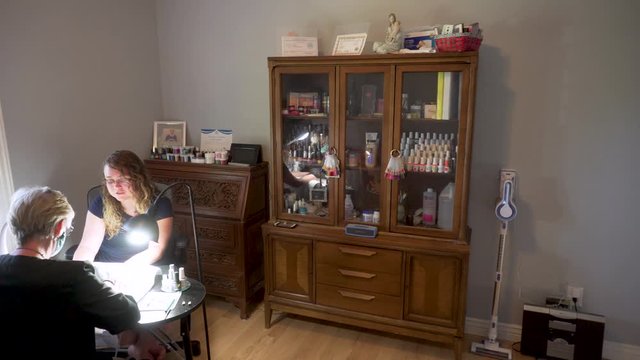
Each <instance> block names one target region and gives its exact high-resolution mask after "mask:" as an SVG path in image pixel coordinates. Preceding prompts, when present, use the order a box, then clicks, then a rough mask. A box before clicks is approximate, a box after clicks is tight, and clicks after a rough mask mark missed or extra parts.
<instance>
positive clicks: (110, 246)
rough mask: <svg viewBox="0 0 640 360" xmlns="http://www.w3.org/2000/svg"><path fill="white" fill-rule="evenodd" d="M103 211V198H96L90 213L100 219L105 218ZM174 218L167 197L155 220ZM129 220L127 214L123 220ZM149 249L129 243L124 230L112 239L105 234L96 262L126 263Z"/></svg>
mask: <svg viewBox="0 0 640 360" xmlns="http://www.w3.org/2000/svg"><path fill="white" fill-rule="evenodd" d="M103 209H104V203H103V201H102V196H98V197H97V198H95V199H94V200H93V202H92V203H91V204H90V205H89V211H90V212H91V213H92V214H93V215H95V216H97V217H98V218H100V219H102V218H103V216H104V215H103ZM172 216H173V209H172V207H171V201H170V200H169V199H168V198H166V197H162V198H160V200H158V204H157V205H156V210H155V213H154V218H155V219H156V221H157V220H161V219H166V218H168V217H172ZM129 219H131V216H129V215H127V214H125V215H124V217H123V219H122V220H123V223H125V222H126V221H127V220H129ZM156 241H157V240H156ZM148 247H149V245H148V244H142V245H134V244H131V243H130V242H128V241H127V239H126V237H125V236H124V233H123V231H122V229H121V230H120V231H118V233H117V234H116V235H115V236H114V237H112V238H109V235H107V234H106V233H105V235H104V239H103V240H102V245H100V250H98V254H96V258H95V261H102V262H125V261H127V260H128V259H129V258H131V257H132V256H134V255H135V254H137V253H140V252H142V251H144V250H146V249H147V248H148Z"/></svg>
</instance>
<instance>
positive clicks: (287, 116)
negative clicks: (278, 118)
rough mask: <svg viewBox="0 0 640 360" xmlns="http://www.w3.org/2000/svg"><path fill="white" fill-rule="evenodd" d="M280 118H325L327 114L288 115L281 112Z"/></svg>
mask: <svg viewBox="0 0 640 360" xmlns="http://www.w3.org/2000/svg"><path fill="white" fill-rule="evenodd" d="M282 118H283V119H285V120H327V118H328V116H327V114H302V115H289V114H283V115H282Z"/></svg>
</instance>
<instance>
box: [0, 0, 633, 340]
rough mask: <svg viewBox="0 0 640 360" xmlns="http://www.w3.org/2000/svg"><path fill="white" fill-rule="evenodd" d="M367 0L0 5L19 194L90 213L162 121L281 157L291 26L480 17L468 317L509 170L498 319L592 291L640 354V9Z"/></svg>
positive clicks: (588, 296) (483, 293)
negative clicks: (107, 173)
mask: <svg viewBox="0 0 640 360" xmlns="http://www.w3.org/2000/svg"><path fill="white" fill-rule="evenodd" d="M274 4H277V5H274ZM363 4H364V3H363V2H361V1H355V0H341V1H335V0H327V1H322V2H319V1H314V2H301V1H293V0H286V1H284V0H282V1H278V2H277V3H273V2H268V1H267V2H264V1H247V0H236V1H204V0H200V1H195V0H192V1H180V2H178V1H169V0H159V1H157V2H155V3H154V2H152V1H125V0H91V1H88V0H84V1H81V0H77V1H72V0H64V1H63V0H59V1H56V2H50V1H46V0H42V1H31V0H27V1H18V0H11V1H9V0H0V99H2V104H3V110H4V115H5V126H6V131H7V134H8V144H9V152H10V157H11V164H12V166H13V178H14V183H15V186H16V187H19V186H23V185H27V184H36V183H39V184H48V185H51V186H53V187H56V188H60V189H62V190H64V191H65V192H66V193H67V194H68V195H69V197H70V200H71V202H72V203H73V204H74V207H76V208H77V209H80V211H81V212H84V209H85V207H84V194H85V191H86V189H87V188H88V187H89V186H90V185H91V184H94V183H95V182H97V181H99V179H100V163H101V162H102V160H103V159H104V157H105V156H106V155H107V154H108V153H109V152H111V151H112V150H114V149H117V148H129V149H133V150H134V151H136V152H138V153H139V154H140V155H142V156H144V155H145V154H146V152H147V149H148V148H149V147H150V145H151V141H152V139H151V131H152V125H151V124H152V121H154V120H159V119H176V120H184V121H187V126H188V129H189V138H188V142H189V143H190V144H198V143H199V135H198V131H199V129H200V128H201V127H218V128H231V129H233V130H234V133H235V134H234V139H235V140H236V141H237V142H250V143H260V144H262V145H263V146H264V147H265V150H267V154H268V148H269V131H270V130H269V117H268V111H269V110H268V109H269V104H268V73H267V63H266V57H267V56H272V55H278V51H279V50H278V42H279V37H280V35H281V34H282V33H283V32H285V31H287V30H290V29H293V30H295V29H304V30H308V29H316V30H317V33H318V35H319V36H320V47H321V49H322V50H323V51H324V53H328V52H330V49H331V47H332V44H333V39H334V35H335V32H336V29H338V28H342V29H353V30H356V31H360V30H362V29H363V28H365V30H368V31H369V39H371V40H372V41H373V40H378V39H381V38H382V37H383V33H384V28H385V26H386V15H387V14H388V13H389V12H390V11H394V12H396V14H397V15H398V19H399V20H400V21H401V22H402V25H403V27H404V28H408V27H411V26H415V25H423V24H438V23H440V24H441V23H451V22H471V21H478V22H480V25H481V27H482V28H483V29H484V32H485V41H484V44H483V46H482V48H481V51H480V56H481V60H480V72H479V76H478V94H477V95H478V96H477V101H476V126H475V129H476V132H475V136H474V153H473V165H472V176H471V177H472V183H471V198H470V209H469V221H470V225H471V227H472V228H473V236H472V255H471V266H470V274H469V293H468V309H467V315H468V316H470V317H474V318H481V319H488V318H489V312H490V302H491V292H492V289H493V283H492V280H493V276H494V274H493V271H494V267H495V258H496V255H495V253H496V247H497V235H496V233H497V232H496V221H495V218H494V216H493V205H494V201H495V197H496V194H497V191H498V189H497V174H498V170H499V169H500V168H513V169H516V170H517V171H518V175H519V177H518V187H517V194H516V197H517V198H516V200H517V204H518V207H519V216H518V218H517V219H516V220H515V221H514V222H513V223H512V226H511V227H510V233H509V235H510V236H509V243H508V245H507V254H506V260H505V281H504V284H505V288H504V291H503V297H502V299H503V301H502V307H501V311H500V321H501V322H504V323H514V324H518V323H520V322H521V309H522V307H521V305H522V303H523V302H538V301H540V300H542V299H543V297H544V296H545V295H546V294H549V293H559V292H561V291H563V288H564V286H565V285H566V284H569V283H570V284H574V285H578V286H583V287H584V288H585V302H584V305H585V310H587V311H592V312H596V313H601V314H604V315H605V316H606V317H607V330H606V338H607V340H610V341H616V342H622V343H627V344H635V345H640V308H639V307H638V306H637V303H638V302H640V290H638V289H639V288H640V287H639V286H638V285H637V283H638V282H637V280H634V279H635V276H637V274H638V273H639V265H638V261H637V260H636V257H637V256H638V255H637V254H639V253H640V245H639V242H638V240H637V238H638V237H637V235H636V232H635V231H634V230H635V229H634V228H633V225H634V222H635V221H637V220H636V219H637V216H636V215H635V211H634V210H635V209H634V208H632V206H633V205H634V204H637V203H638V202H640V191H638V190H637V189H636V186H637V185H638V184H640V170H638V168H637V166H635V165H636V164H637V163H638V160H637V159H636V160H634V158H635V153H636V152H637V151H634V149H633V148H632V145H633V144H635V143H637V139H638V137H639V135H640V125H639V123H638V122H637V121H634V120H635V119H634V109H635V106H634V105H636V104H637V103H638V102H639V101H638V100H640V99H639V95H638V94H640V91H639V90H640V89H638V87H639V85H638V84H640V75H639V72H638V71H637V70H633V69H632V66H633V65H634V63H635V59H637V58H638V56H639V55H640V48H639V45H637V44H638V42H637V41H636V36H635V33H636V31H635V30H636V29H635V23H634V22H635V16H636V15H637V14H639V13H640V3H638V2H636V1H633V0H627V1H623V0H616V1H610V2H606V3H605V2H603V1H595V0H589V1H578V0H567V1H564V2H558V1H535V2H534V1H526V0H512V1H508V2H507V1H498V0H487V1H482V2H477V1H469V0H465V1H460V2H455V3H453V2H450V1H430V2H425V1H409V0H402V1H396V2H395V3H394V4H393V5H390V3H389V2H388V1H381V0H371V1H368V2H366V6H365V7H363ZM247 7H250V8H251V9H252V10H251V11H247V10H246V9H247ZM156 16H157V27H156ZM368 25H370V28H368V29H367V26H368ZM156 30H157V35H158V37H156ZM160 69H161V70H160ZM160 82H161V84H162V94H160V85H159V84H160ZM161 107H164V109H163V110H162V111H161ZM79 217H80V218H81V219H83V218H84V215H83V214H79ZM76 223H77V224H78V225H79V226H80V227H81V225H80V224H82V221H76ZM77 237H79V234H78V233H74V238H75V239H76V240H77Z"/></svg>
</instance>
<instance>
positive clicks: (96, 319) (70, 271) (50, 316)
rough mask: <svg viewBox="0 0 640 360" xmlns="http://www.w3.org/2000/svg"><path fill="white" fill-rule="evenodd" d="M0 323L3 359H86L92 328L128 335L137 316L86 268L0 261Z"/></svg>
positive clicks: (60, 263) (132, 303)
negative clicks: (126, 333) (127, 330)
mask: <svg viewBox="0 0 640 360" xmlns="http://www.w3.org/2000/svg"><path fill="white" fill-rule="evenodd" d="M0 319H2V320H1V324H2V325H1V326H0V347H2V349H3V350H2V354H3V356H2V357H3V358H5V357H6V358H7V359H14V358H16V359H17V358H20V359H61V358H64V359H91V358H93V354H94V353H95V335H94V327H99V328H102V329H106V330H108V331H109V332H111V333H113V334H115V333H119V332H121V331H123V330H125V329H132V328H134V327H136V326H137V322H138V320H139V319H140V312H139V311H138V306H137V305H136V302H135V300H133V298H132V297H130V296H128V295H124V294H122V293H116V292H114V291H113V290H112V289H111V288H109V287H108V286H106V285H105V284H104V283H103V282H101V281H100V280H99V279H98V277H97V276H96V274H95V269H94V268H93V266H92V265H91V264H89V263H87V262H83V261H57V260H40V259H36V258H33V257H27V256H13V255H0ZM14 355H15V356H14Z"/></svg>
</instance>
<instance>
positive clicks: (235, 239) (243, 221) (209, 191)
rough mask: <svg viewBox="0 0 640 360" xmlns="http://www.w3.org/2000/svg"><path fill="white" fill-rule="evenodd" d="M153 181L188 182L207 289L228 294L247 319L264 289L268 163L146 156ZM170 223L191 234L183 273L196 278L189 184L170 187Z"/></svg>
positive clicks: (181, 231)
mask: <svg viewBox="0 0 640 360" xmlns="http://www.w3.org/2000/svg"><path fill="white" fill-rule="evenodd" d="M145 165H146V167H147V170H148V172H149V175H150V176H151V178H152V180H153V181H155V182H158V183H162V184H167V185H169V184H172V183H174V182H186V183H188V184H189V185H190V186H191V188H192V190H193V200H194V207H195V211H196V214H195V215H196V232H197V234H198V240H199V244H200V260H201V264H202V276H203V280H204V285H205V287H206V289H207V293H208V294H211V295H217V296H221V297H224V298H226V299H227V300H228V301H230V302H232V303H233V304H235V305H236V306H238V307H239V308H240V317H241V318H242V319H246V318H247V315H248V313H247V306H248V305H249V303H252V302H259V301H260V300H261V299H262V296H263V291H264V271H263V269H264V267H263V261H262V260H263V258H264V256H263V247H262V244H263V243H262V233H261V225H262V224H263V223H264V222H265V221H267V219H268V217H269V215H268V207H267V192H268V187H269V185H268V179H267V171H268V170H267V168H268V165H267V163H261V164H258V165H256V166H251V167H249V166H246V167H244V166H233V165H205V164H192V163H181V162H170V161H163V160H145ZM170 191H171V193H172V194H171V198H172V203H173V211H174V227H175V228H176V229H177V230H178V231H179V232H180V233H181V234H184V235H185V236H187V237H188V238H189V241H188V244H187V265H186V268H185V270H186V272H187V274H188V275H189V276H196V274H197V269H196V261H195V250H194V242H193V229H192V226H191V210H190V205H189V195H188V191H187V188H186V187H184V186H182V187H181V186H176V187H174V188H172V189H171V190H170Z"/></svg>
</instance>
